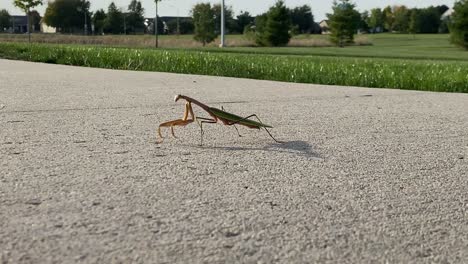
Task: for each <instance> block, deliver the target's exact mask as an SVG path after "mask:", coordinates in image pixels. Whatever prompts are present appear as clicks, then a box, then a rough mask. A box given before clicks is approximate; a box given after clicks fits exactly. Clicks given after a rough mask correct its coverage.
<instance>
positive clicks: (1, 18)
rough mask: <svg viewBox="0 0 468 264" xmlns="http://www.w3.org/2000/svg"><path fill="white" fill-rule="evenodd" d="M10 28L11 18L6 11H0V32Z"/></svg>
mask: <svg viewBox="0 0 468 264" xmlns="http://www.w3.org/2000/svg"><path fill="white" fill-rule="evenodd" d="M9 27H11V16H10V13H8V11H7V10H6V9H2V10H0V32H2V31H5V30H7V29H8V28H9Z"/></svg>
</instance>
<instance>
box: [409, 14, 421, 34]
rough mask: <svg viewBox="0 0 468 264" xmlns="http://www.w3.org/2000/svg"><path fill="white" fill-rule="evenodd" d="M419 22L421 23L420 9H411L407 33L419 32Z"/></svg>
mask: <svg viewBox="0 0 468 264" xmlns="http://www.w3.org/2000/svg"><path fill="white" fill-rule="evenodd" d="M421 24H422V17H421V10H419V9H417V8H414V9H412V10H411V15H410V23H409V28H408V31H409V33H411V34H413V35H415V34H418V33H420V32H421Z"/></svg>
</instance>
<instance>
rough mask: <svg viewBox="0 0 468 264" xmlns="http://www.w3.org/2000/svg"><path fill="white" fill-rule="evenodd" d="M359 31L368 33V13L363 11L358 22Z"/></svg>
mask: <svg viewBox="0 0 468 264" xmlns="http://www.w3.org/2000/svg"><path fill="white" fill-rule="evenodd" d="M359 30H361V31H362V32H369V31H370V27H369V11H364V12H362V13H361V20H360V22H359Z"/></svg>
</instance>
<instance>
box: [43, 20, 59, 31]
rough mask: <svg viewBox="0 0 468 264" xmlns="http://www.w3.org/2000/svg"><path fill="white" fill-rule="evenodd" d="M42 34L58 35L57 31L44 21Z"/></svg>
mask: <svg viewBox="0 0 468 264" xmlns="http://www.w3.org/2000/svg"><path fill="white" fill-rule="evenodd" d="M41 32H42V33H57V29H56V28H54V27H50V26H48V25H47V24H46V23H45V22H44V19H42V20H41Z"/></svg>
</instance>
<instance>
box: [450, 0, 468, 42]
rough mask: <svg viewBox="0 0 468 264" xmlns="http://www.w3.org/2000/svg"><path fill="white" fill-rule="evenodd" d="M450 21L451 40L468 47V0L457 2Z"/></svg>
mask: <svg viewBox="0 0 468 264" xmlns="http://www.w3.org/2000/svg"><path fill="white" fill-rule="evenodd" d="M453 10H454V13H453V15H452V21H451V23H450V32H451V40H452V42H453V43H454V44H456V45H458V46H460V47H463V48H465V49H468V0H459V1H457V2H455V6H454V8H453Z"/></svg>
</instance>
